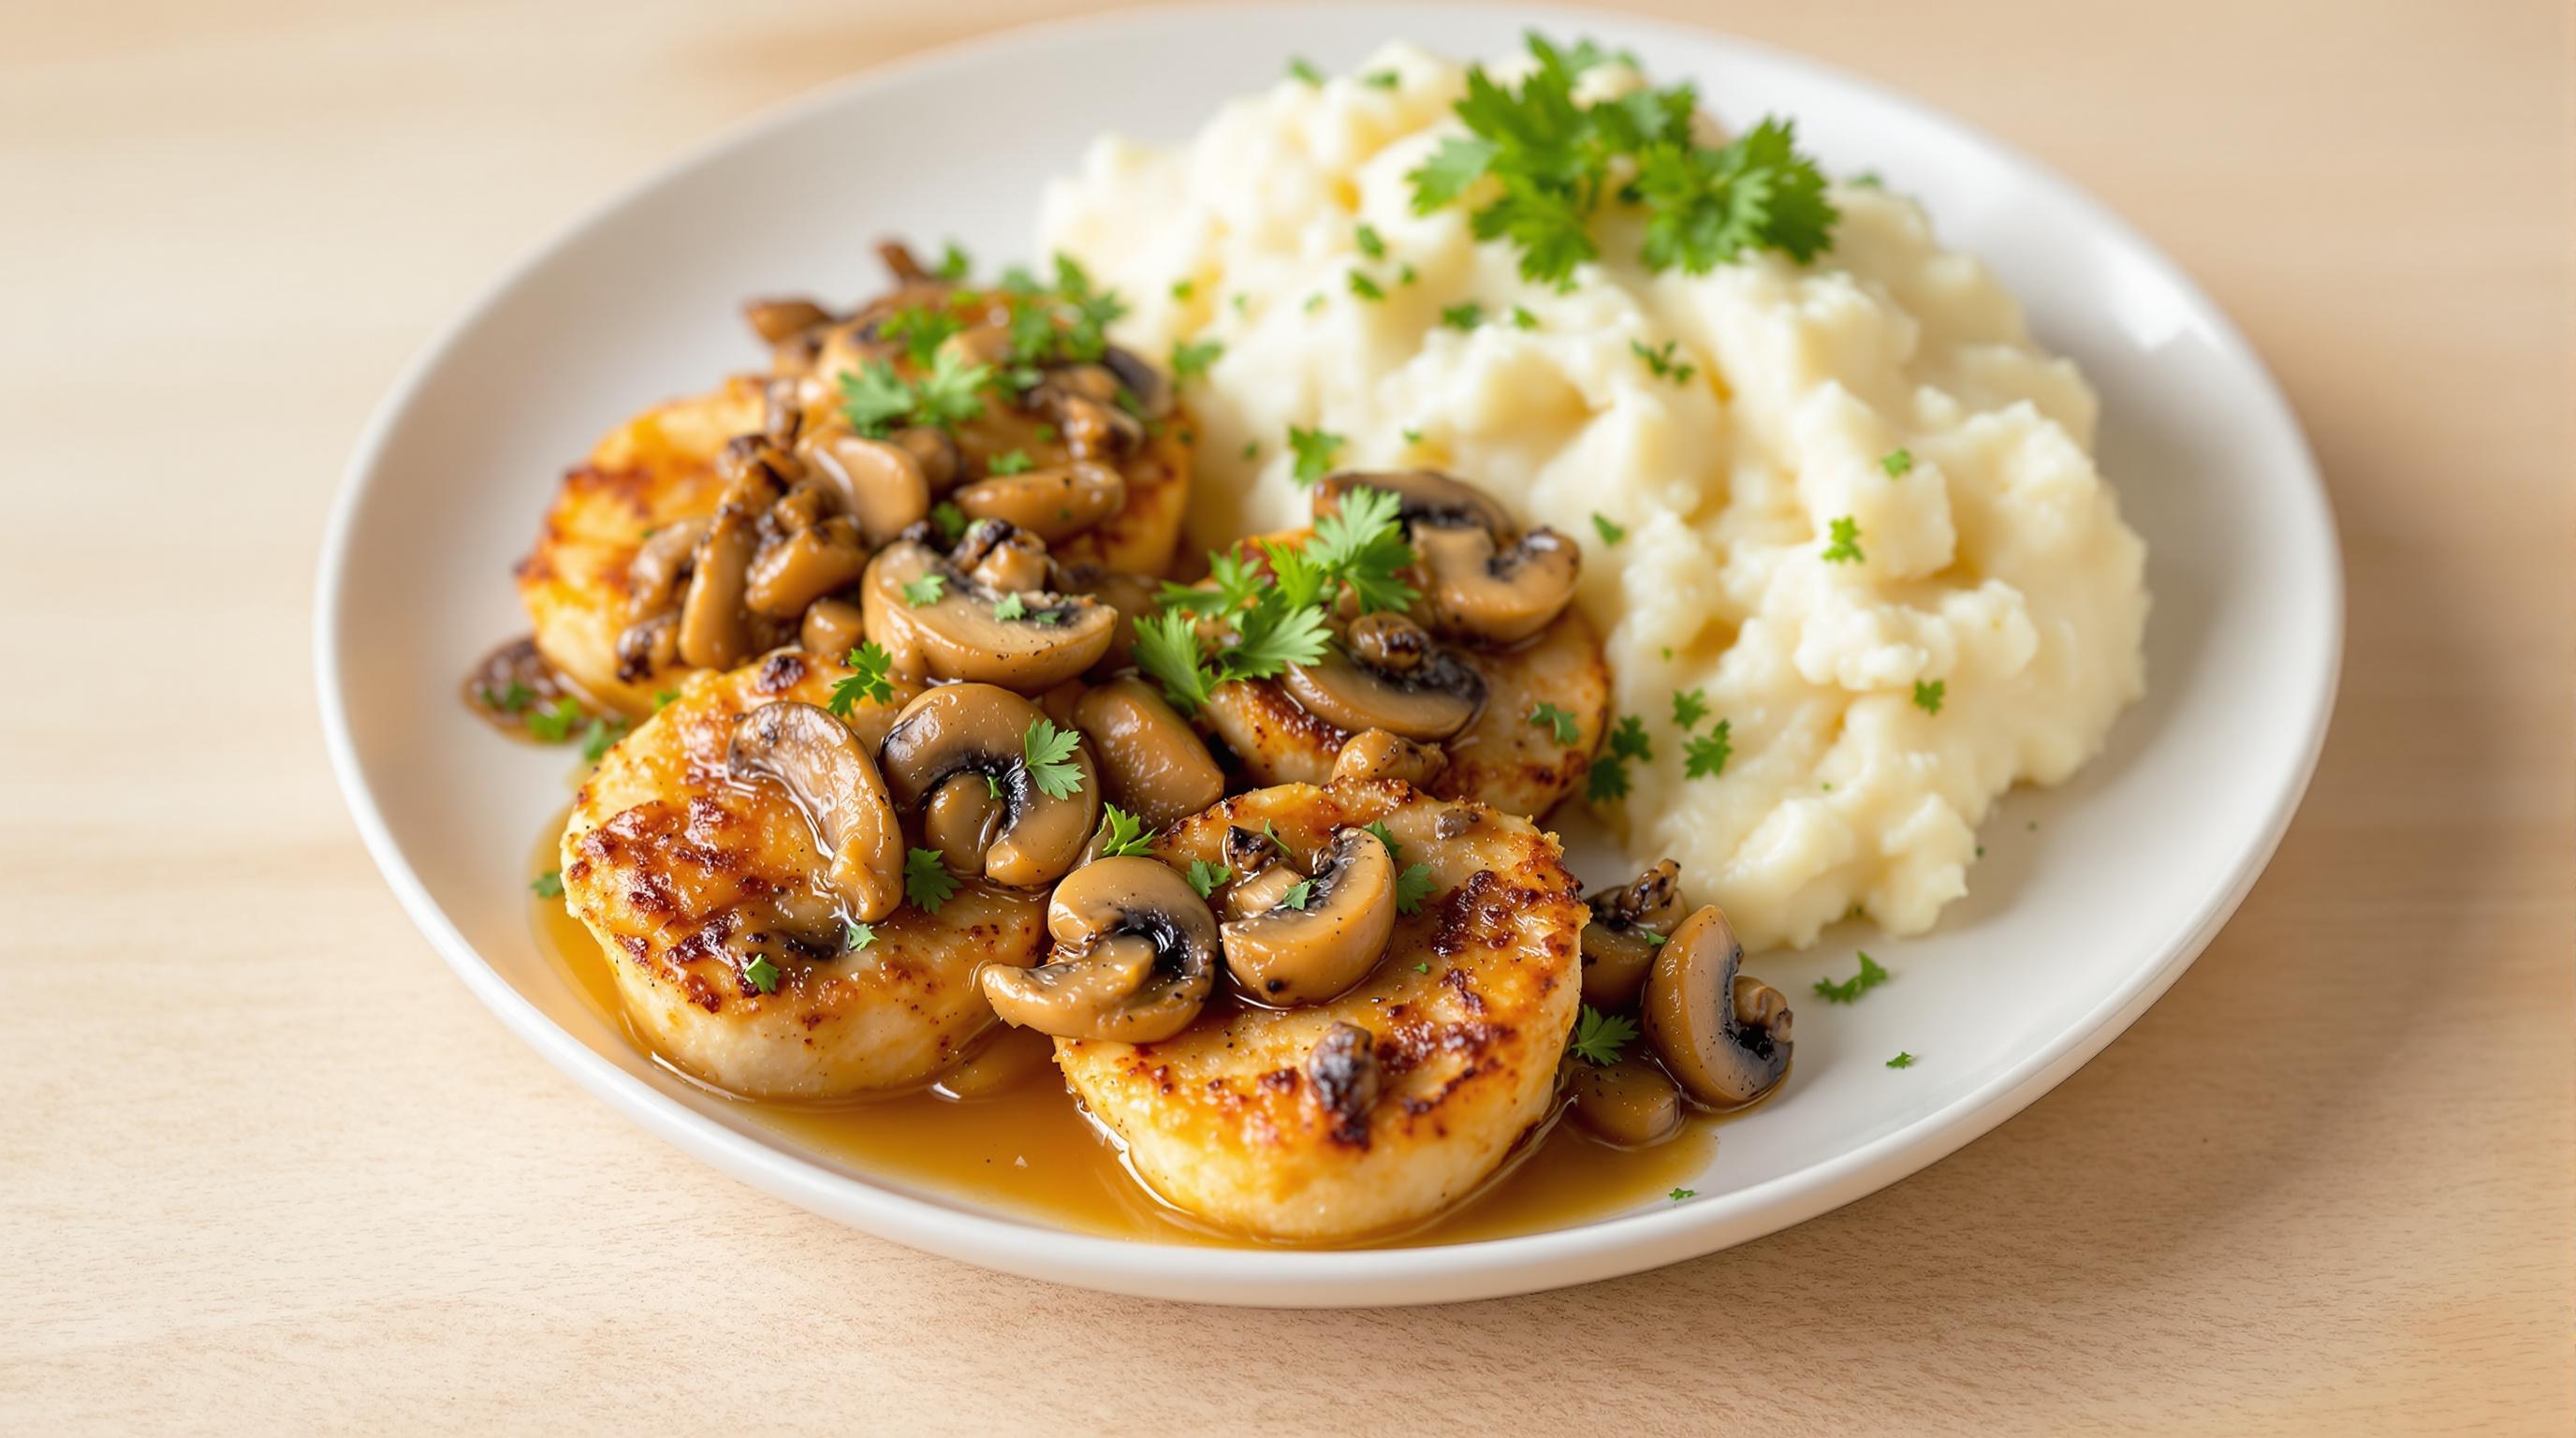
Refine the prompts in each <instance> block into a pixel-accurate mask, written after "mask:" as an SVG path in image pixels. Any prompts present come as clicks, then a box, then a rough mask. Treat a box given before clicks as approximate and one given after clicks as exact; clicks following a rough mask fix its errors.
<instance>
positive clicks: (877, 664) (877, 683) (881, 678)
mask: <svg viewBox="0 0 2576 1438" xmlns="http://www.w3.org/2000/svg"><path fill="white" fill-rule="evenodd" d="M841 662H842V663H843V664H846V665H848V666H849V668H850V677H849V678H847V679H843V680H839V681H837V682H835V683H834V684H833V685H832V697H831V699H830V701H829V702H827V703H825V704H824V706H823V707H824V708H826V709H829V710H831V711H832V713H833V714H834V715H835V716H836V717H838V718H843V719H846V718H848V717H849V716H850V708H851V706H852V705H854V704H857V703H858V702H859V701H860V700H862V699H865V700H866V701H868V702H869V703H871V704H883V703H885V702H886V701H887V700H889V699H892V698H893V697H894V685H893V684H891V683H889V682H888V681H887V679H886V671H887V670H889V669H891V668H893V667H894V656H893V655H891V654H888V653H887V652H886V651H885V647H884V646H883V645H880V644H878V643H877V642H876V641H875V640H873V639H870V640H868V641H866V642H864V643H862V644H861V645H859V647H858V648H856V649H853V650H851V651H850V652H849V653H848V654H847V655H845V656H843V658H842V660H841Z"/></svg>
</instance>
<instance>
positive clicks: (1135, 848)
mask: <svg viewBox="0 0 2576 1438" xmlns="http://www.w3.org/2000/svg"><path fill="white" fill-rule="evenodd" d="M1091 842H1092V843H1093V844H1095V845H1097V846H1098V847H1099V850H1100V857H1101V858H1104V859H1117V858H1124V857H1127V856H1129V855H1135V854H1151V853H1153V852H1154V839H1153V836H1152V835H1150V834H1148V833H1146V832H1145V821H1144V820H1142V819H1139V818H1137V817H1136V816H1135V815H1133V814H1130V813H1128V812H1127V811H1126V810H1124V809H1121V808H1119V807H1118V806H1117V805H1115V804H1104V805H1102V806H1101V810H1100V828H1099V830H1098V831H1097V832H1096V833H1094V834H1093V835H1092V836H1091ZM1200 897H1201V898H1205V897H1206V895H1204V894H1202V895H1200Z"/></svg>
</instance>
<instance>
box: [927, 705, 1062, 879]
mask: <svg viewBox="0 0 2576 1438" xmlns="http://www.w3.org/2000/svg"><path fill="white" fill-rule="evenodd" d="M1045 718H1046V716H1045V715H1044V714H1043V713H1041V712H1039V710H1038V706H1036V705H1035V704H1032V703H1030V702H1029V701H1028V700H1026V699H1023V698H1021V697H1020V696H1019V695H1017V694H1014V693H1012V692H1011V691H1009V690H1007V689H1003V688H999V687H997V686H995V685H991V684H971V683H969V684H947V685H942V686H940V687H938V688H936V689H932V690H930V691H928V692H927V693H924V694H922V695H921V696H920V697H919V698H916V699H914V700H913V701H912V702H911V703H909V704H907V705H905V706H904V707H903V712H902V713H901V714H899V715H897V716H896V717H895V721H894V727H893V728H891V729H889V730H887V731H886V737H885V743H884V744H883V745H882V746H881V747H880V748H879V749H878V751H877V754H878V759H879V762H880V763H881V765H882V767H883V768H884V770H885V777H886V783H887V785H888V787H890V788H891V789H892V790H893V792H894V798H895V802H896V803H898V804H900V805H902V806H903V807H904V808H905V809H918V808H920V807H922V806H923V805H924V804H926V803H927V802H928V801H929V799H930V796H931V795H932V794H934V793H936V792H938V791H939V789H940V786H942V785H944V784H946V783H947V782H948V781H950V780H951V779H954V778H957V777H958V776H960V775H967V776H970V777H971V776H981V779H983V780H990V781H991V783H990V785H989V788H992V789H998V790H1000V792H1001V804H1002V808H1003V813H1004V818H1003V822H1002V826H1001V829H1000V831H999V832H997V833H995V834H994V835H993V840H992V843H991V844H989V845H987V846H986V848H985V850H984V877H986V878H988V879H990V880H992V881H993V882H994V883H997V884H1005V885H1009V886H1011V887H1013V888H1035V887H1037V886H1038V885H1040V884H1048V883H1053V882H1054V881H1055V880H1057V879H1060V878H1062V877H1064V875H1065V874H1066V872H1067V871H1069V870H1071V869H1072V868H1073V866H1074V863H1075V861H1077V860H1078V859H1080V858H1081V856H1082V846H1083V843H1084V841H1085V840H1087V839H1089V838H1090V837H1091V831H1092V828H1093V826H1094V825H1096V824H1097V823H1098V822H1099V820H1100V778H1099V773H1098V770H1097V768H1096V766H1095V765H1094V764H1093V762H1092V758H1091V751H1090V749H1089V748H1088V747H1087V746H1085V745H1082V744H1079V743H1077V744H1076V745H1075V746H1074V749H1073V753H1072V756H1071V757H1070V758H1069V759H1067V760H1065V761H1063V762H1066V763H1070V764H1072V765H1074V766H1075V770H1076V778H1075V781H1074V782H1075V787H1074V789H1073V790H1072V792H1070V793H1067V794H1064V795H1062V796H1061V797H1059V796H1058V795H1055V794H1050V793H1048V792H1047V791H1046V789H1045V788H1044V787H1042V786H1041V785H1040V784H1039V783H1038V780H1037V777H1036V776H1035V775H1033V774H1031V772H1030V769H1029V761H1028V749H1027V746H1028V744H1029V742H1030V737H1031V734H1032V732H1033V731H1034V730H1035V726H1036V725H1037V724H1038V723H1039V722H1040V721H1042V720H1044V719H1045ZM979 782H980V781H979Z"/></svg>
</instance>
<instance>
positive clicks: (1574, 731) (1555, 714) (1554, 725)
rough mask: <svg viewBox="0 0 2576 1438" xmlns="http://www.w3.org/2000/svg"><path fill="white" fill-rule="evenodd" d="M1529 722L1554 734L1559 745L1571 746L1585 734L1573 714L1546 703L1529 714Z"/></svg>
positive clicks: (1542, 703)
mask: <svg viewBox="0 0 2576 1438" xmlns="http://www.w3.org/2000/svg"><path fill="white" fill-rule="evenodd" d="M1529 722H1530V723H1532V724H1535V725H1537V726H1538V727H1539V728H1541V729H1545V730H1547V731H1548V732H1550V733H1552V734H1554V735H1555V736H1556V742H1557V743H1559V744H1571V743H1573V742H1574V741H1575V740H1576V739H1577V738H1578V737H1580V736H1581V735H1582V733H1583V726H1582V724H1581V723H1580V722H1578V721H1577V720H1576V719H1575V717H1574V715H1573V714H1571V713H1569V712H1567V711H1566V710H1563V709H1559V708H1557V707H1556V706H1555V705H1553V704H1549V703H1546V702H1544V701H1542V702H1541V703H1540V704H1539V706H1538V707H1537V708H1535V709H1532V710H1531V711H1530V712H1529Z"/></svg>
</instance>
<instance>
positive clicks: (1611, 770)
mask: <svg viewBox="0 0 2576 1438" xmlns="http://www.w3.org/2000/svg"><path fill="white" fill-rule="evenodd" d="M1654 757H1655V746H1654V744H1653V742H1652V741H1650V740H1649V739H1647V737H1646V721H1644V720H1642V719H1640V718H1638V717H1637V716H1636V715H1634V714H1622V715H1620V716H1619V722H1618V723H1616V724H1613V725H1611V726H1610V735H1609V738H1608V740H1607V741H1606V742H1604V743H1603V745H1602V748H1601V753H1600V756H1599V757H1597V758H1595V759H1594V760H1593V761H1592V769H1591V772H1590V773H1589V774H1588V775H1587V776H1586V778H1585V783H1584V789H1583V797H1585V798H1586V799H1589V800H1591V801H1592V802H1593V803H1595V804H1607V803H1610V802H1611V801H1613V800H1616V799H1625V798H1627V797H1628V766H1629V765H1630V764H1631V763H1636V764H1643V763H1645V762H1646V761H1647V760H1649V759H1652V758H1654Z"/></svg>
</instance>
